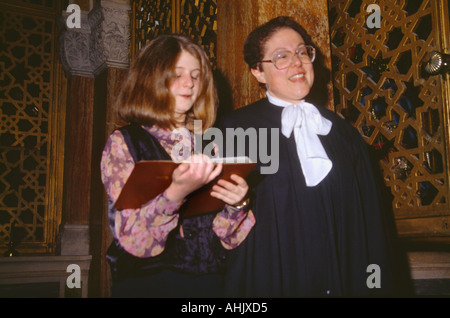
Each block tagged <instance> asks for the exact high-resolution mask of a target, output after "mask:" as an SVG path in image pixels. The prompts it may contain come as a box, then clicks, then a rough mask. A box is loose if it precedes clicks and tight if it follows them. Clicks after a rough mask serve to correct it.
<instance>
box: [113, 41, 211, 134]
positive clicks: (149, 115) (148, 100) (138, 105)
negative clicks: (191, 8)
mask: <svg viewBox="0 0 450 318" xmlns="http://www.w3.org/2000/svg"><path fill="white" fill-rule="evenodd" d="M182 51H186V52H188V53H189V54H191V55H192V56H194V57H195V58H197V60H198V61H199V64H200V69H201V74H200V81H199V83H200V84H199V85H200V87H199V93H198V97H197V100H196V101H195V102H194V105H193V106H192V108H191V109H190V111H189V112H188V113H187V114H186V127H187V128H189V129H191V130H192V128H193V121H194V119H196V120H201V121H202V131H203V132H204V131H205V130H206V129H208V128H209V127H211V126H212V125H213V124H214V121H215V119H216V113H217V102H218V99H217V92H216V88H215V85H214V80H213V74H212V70H211V65H210V63H209V59H208V56H207V55H206V53H205V51H204V50H203V49H202V48H201V47H200V46H199V45H198V44H196V43H194V42H193V41H192V40H191V39H190V38H188V37H186V36H183V35H160V36H158V37H157V38H155V39H153V40H152V41H150V42H149V43H147V45H146V46H144V47H143V48H142V49H141V50H140V51H139V53H138V54H137V56H136V59H135V60H134V62H133V64H132V65H131V67H130V70H129V72H128V75H127V77H126V79H125V81H124V83H123V85H122V87H121V90H120V92H119V96H118V99H117V103H118V104H117V106H118V109H119V117H120V118H121V119H122V120H124V121H125V122H135V123H138V124H141V125H145V126H151V125H158V126H159V127H161V128H166V129H170V128H173V127H175V126H176V122H175V119H174V113H175V97H174V96H173V95H172V93H171V92H170V86H171V84H172V82H173V80H175V77H176V76H175V66H176V63H177V61H178V59H179V57H180V55H181V53H182Z"/></svg>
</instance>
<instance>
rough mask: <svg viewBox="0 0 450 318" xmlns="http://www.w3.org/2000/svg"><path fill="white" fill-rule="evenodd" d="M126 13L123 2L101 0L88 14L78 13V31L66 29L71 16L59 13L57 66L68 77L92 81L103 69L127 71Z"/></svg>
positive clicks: (127, 20)
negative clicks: (59, 62) (78, 77)
mask: <svg viewBox="0 0 450 318" xmlns="http://www.w3.org/2000/svg"><path fill="white" fill-rule="evenodd" d="M130 10H131V7H130V5H129V3H128V1H127V0H120V1H119V0H115V1H113V0H109V1H105V0H102V1H101V2H100V3H99V5H97V6H96V7H95V8H94V9H92V10H91V11H90V12H89V13H87V12H85V11H81V13H80V15H81V23H80V28H76V27H72V28H71V27H68V26H67V23H66V21H67V18H68V17H69V16H70V15H71V13H67V12H65V11H63V12H62V16H61V19H60V25H61V28H62V32H61V36H60V41H59V46H60V57H61V63H62V65H63V67H64V69H65V70H66V72H67V73H68V74H70V75H79V76H85V77H95V76H96V75H97V74H99V73H100V72H101V71H102V70H103V69H105V68H106V67H116V68H125V69H127V68H128V67H129V61H130V59H129V46H130Z"/></svg>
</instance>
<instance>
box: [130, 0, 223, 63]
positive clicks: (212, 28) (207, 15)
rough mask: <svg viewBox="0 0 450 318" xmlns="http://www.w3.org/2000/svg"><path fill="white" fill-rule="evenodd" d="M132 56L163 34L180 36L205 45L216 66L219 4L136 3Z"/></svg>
mask: <svg viewBox="0 0 450 318" xmlns="http://www.w3.org/2000/svg"><path fill="white" fill-rule="evenodd" d="M132 6H133V22H132V23H133V26H134V27H133V34H132V38H133V41H134V44H133V47H132V52H131V55H132V56H134V55H135V54H136V53H137V52H138V51H139V49H141V48H142V47H143V46H144V45H145V43H147V42H148V41H150V40H151V39H153V38H154V37H156V36H158V35H160V34H167V33H181V34H185V35H188V36H190V37H191V38H193V39H194V40H195V41H196V42H197V43H198V44H200V45H202V47H203V48H204V49H205V51H206V52H208V54H209V58H210V60H211V64H212V66H213V67H215V65H216V42H217V4H216V1H213V0H134V1H132Z"/></svg>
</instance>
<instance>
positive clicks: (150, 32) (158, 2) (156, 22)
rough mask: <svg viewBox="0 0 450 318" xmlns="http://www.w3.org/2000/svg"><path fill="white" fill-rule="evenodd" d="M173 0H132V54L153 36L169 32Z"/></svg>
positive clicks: (172, 17)
mask: <svg viewBox="0 0 450 318" xmlns="http://www.w3.org/2000/svg"><path fill="white" fill-rule="evenodd" d="M173 1H175V0H134V1H133V3H132V6H133V8H132V9H133V16H132V19H133V25H134V30H133V40H134V47H133V50H134V51H133V52H132V53H133V55H134V54H135V53H137V52H138V51H139V50H140V49H141V48H142V47H143V46H144V45H145V44H146V43H147V42H148V41H150V40H151V39H153V38H154V37H156V36H158V35H160V34H165V33H171V30H172V28H173V25H172V21H173V19H174V16H173V15H174V12H175V10H174V8H175V7H174V3H173Z"/></svg>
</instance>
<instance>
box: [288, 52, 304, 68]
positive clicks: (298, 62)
mask: <svg viewBox="0 0 450 318" xmlns="http://www.w3.org/2000/svg"><path fill="white" fill-rule="evenodd" d="M291 65H303V62H302V60H301V59H300V55H298V54H294V55H292V60H291Z"/></svg>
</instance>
